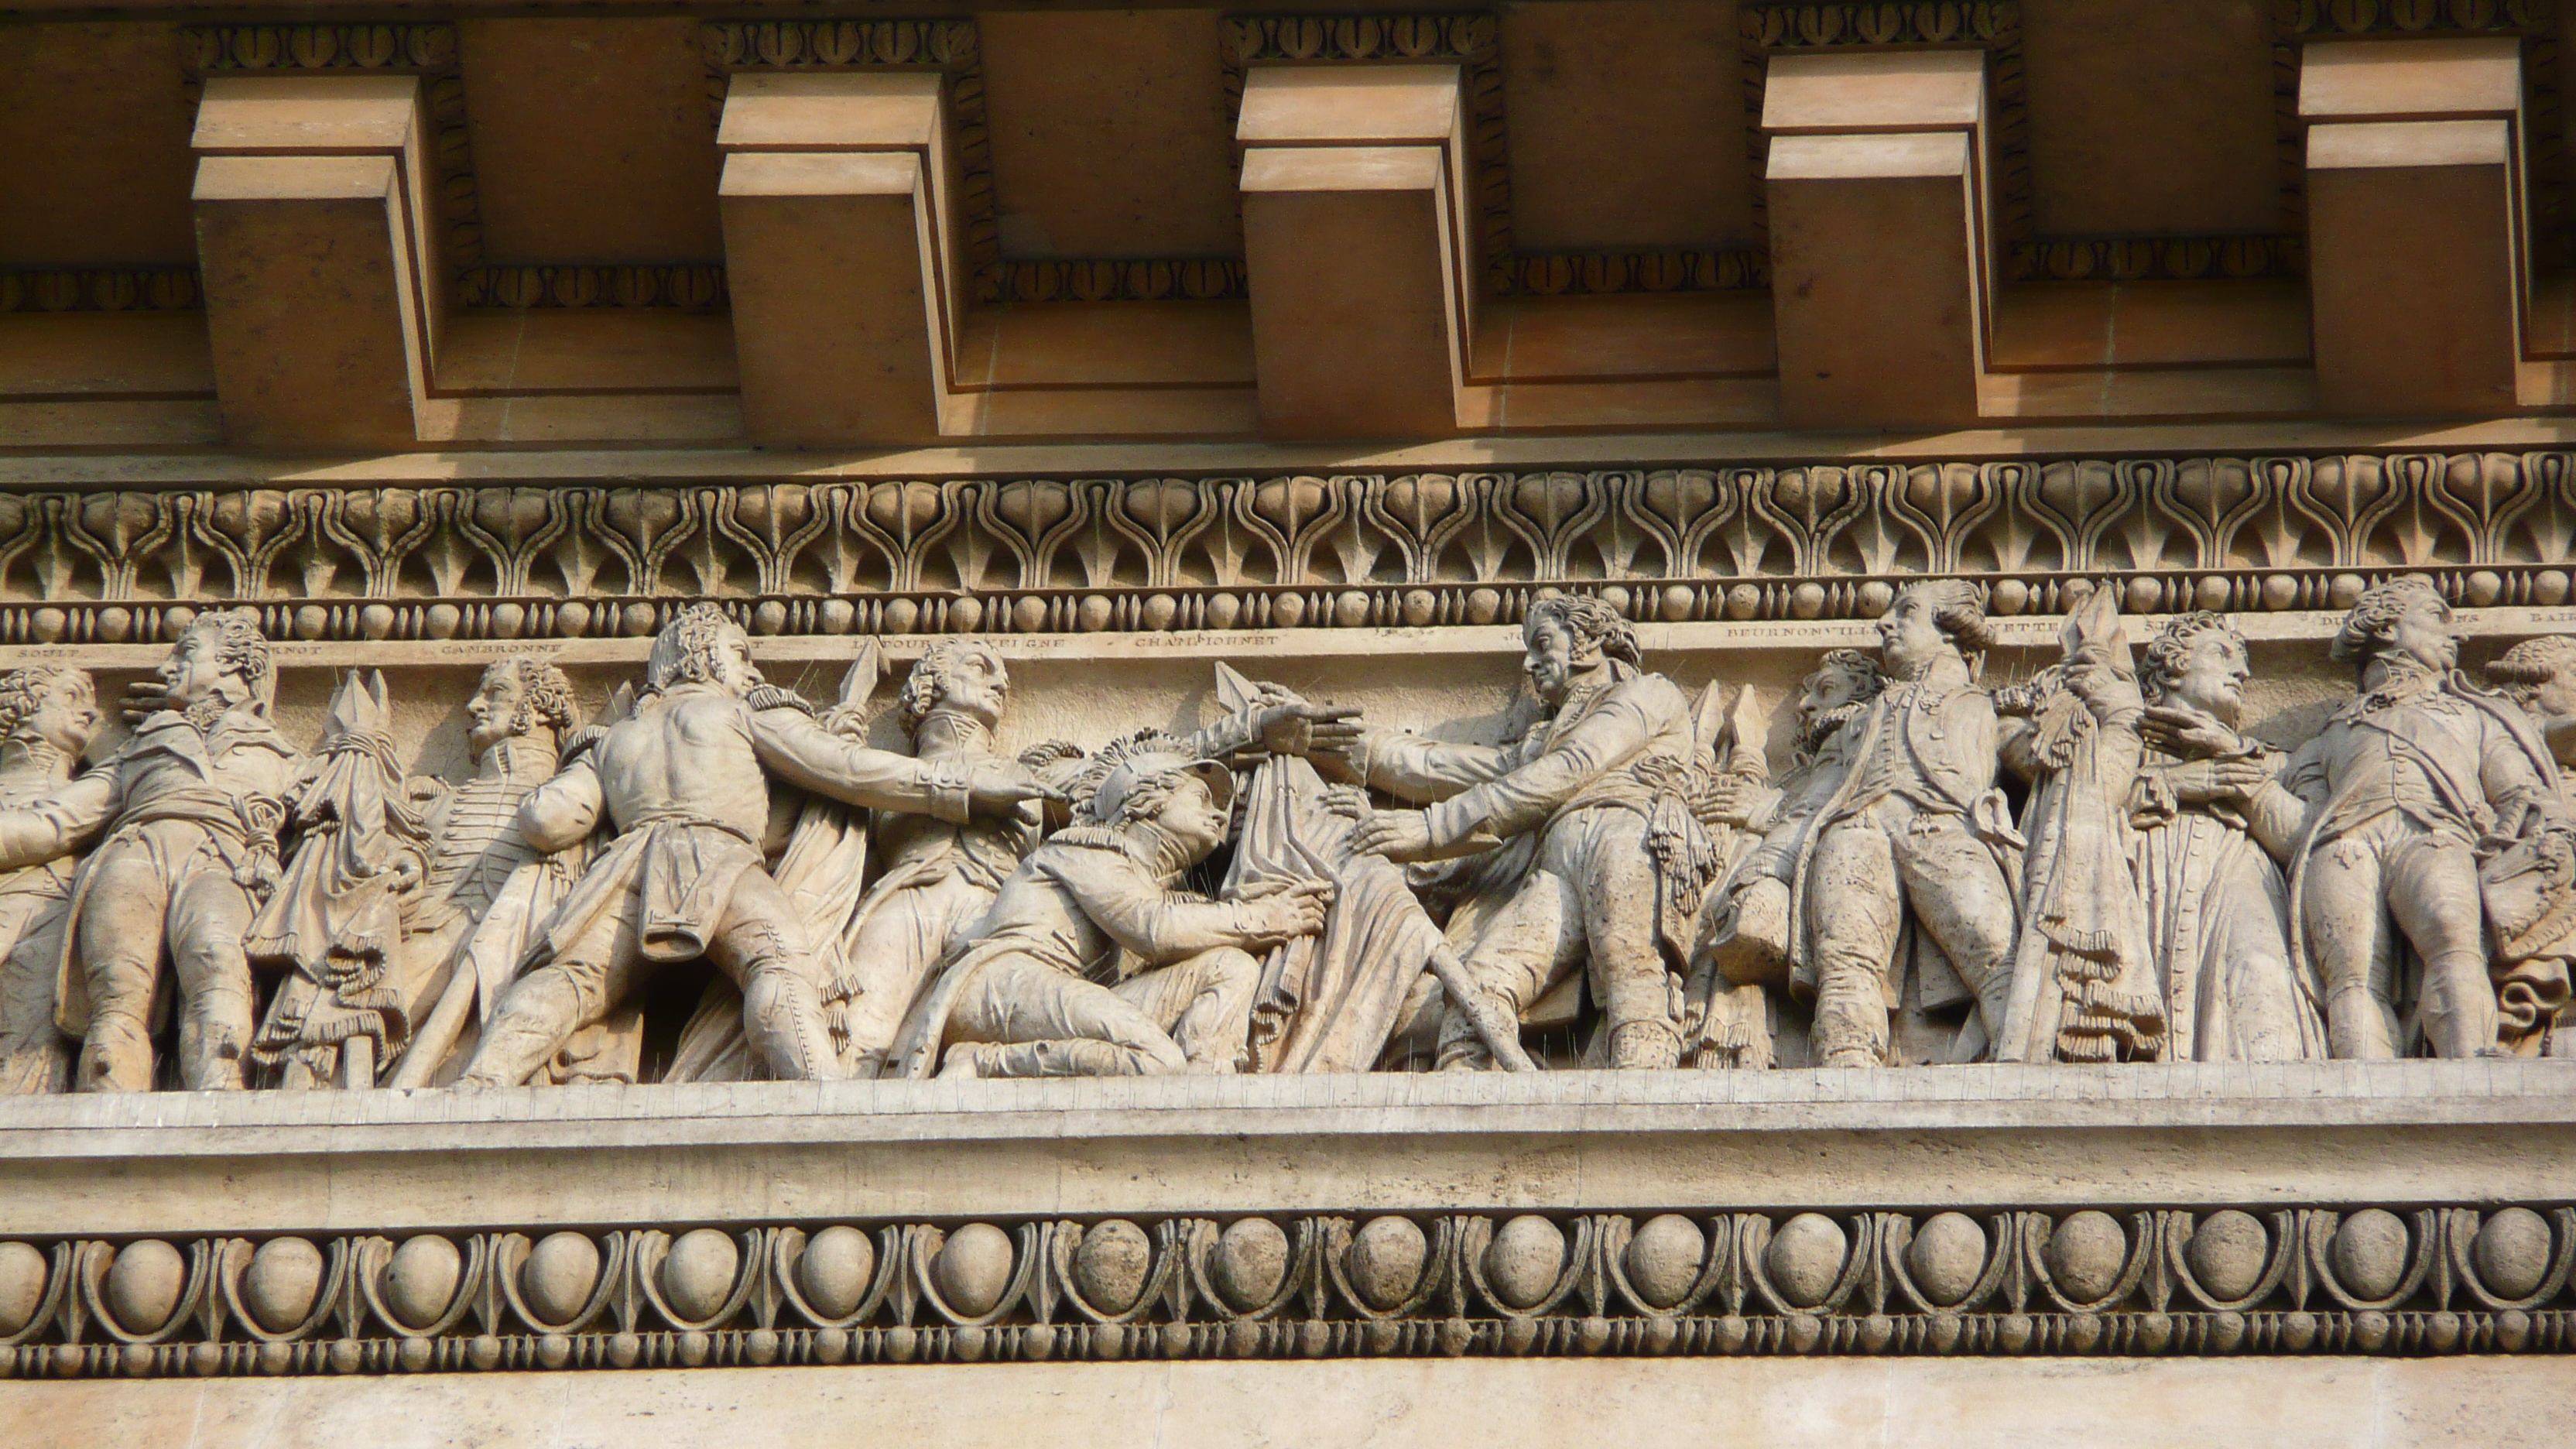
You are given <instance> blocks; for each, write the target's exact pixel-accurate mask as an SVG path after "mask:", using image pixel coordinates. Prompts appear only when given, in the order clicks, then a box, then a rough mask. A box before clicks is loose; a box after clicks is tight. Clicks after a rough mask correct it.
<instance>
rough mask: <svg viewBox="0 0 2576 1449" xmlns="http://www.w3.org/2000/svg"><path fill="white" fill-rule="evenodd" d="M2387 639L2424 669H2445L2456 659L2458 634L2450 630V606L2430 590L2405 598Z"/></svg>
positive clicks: (2447, 669)
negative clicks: (2404, 605) (2394, 626)
mask: <svg viewBox="0 0 2576 1449" xmlns="http://www.w3.org/2000/svg"><path fill="white" fill-rule="evenodd" d="M2388 642H2389V644H2390V646H2391V647H2392V648H2394V649H2395V650H2396V651H2397V652H2398V653H2401V654H2405V655H2407V656H2409V657H2411V658H2412V659H2414V660H2415V661H2416V662H2417V663H2419V664H2421V665H2423V666H2424V667H2425V668H2427V669H2433V670H2440V671H2443V672H2448V671H2449V670H2450V669H2451V668H2452V667H2453V666H2455V665H2457V664H2458V663H2459V662H2460V636H2459V635H2457V634H2455V633H2453V632H2452V631H2451V606H2450V605H2449V604H2447V603H2444V602H2443V601H2442V598H2441V596H2440V595H2438V594H2436V593H2434V592H2433V591H2432V590H2430V589H2426V590H2424V591H2422V592H2420V593H2418V594H2416V596H2415V597H2413V598H2411V599H2409V600H2407V601H2406V608H2405V611H2404V612H2403V613H2400V614H2399V615H2398V616H2397V627H2396V628H2395V630H2394V631H2392V632H2391V633H2390V635H2389V640H2388Z"/></svg>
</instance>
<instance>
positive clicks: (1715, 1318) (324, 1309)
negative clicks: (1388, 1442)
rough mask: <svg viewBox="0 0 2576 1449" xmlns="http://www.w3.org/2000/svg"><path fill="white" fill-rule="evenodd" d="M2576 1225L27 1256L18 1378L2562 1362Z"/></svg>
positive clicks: (1924, 1214) (21, 1258)
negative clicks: (1815, 1360) (1757, 1362)
mask: <svg viewBox="0 0 2576 1449" xmlns="http://www.w3.org/2000/svg"><path fill="white" fill-rule="evenodd" d="M2571 1256H2576V1212H2571V1211H2570V1210H2569V1209H2568V1208H2566V1207H2564V1206H2557V1205H2550V1204H2538V1205H2532V1206H2523V1205H2509V1206H2501V1207H2499V1206H2493V1205H2485V1206H2479V1207H2467V1206H2452V1205H2434V1206H2429V1207H2427V1206H2414V1205H2403V1206H2392V1207H2380V1206H2373V1205H2364V1204H2348V1205H2336V1206H2327V1207H2317V1206H2299V1207H2290V1208H2281V1209H2273V1210H2267V1211H2264V1212H2261V1213H2259V1214H2258V1213H2251V1212H2245V1211H2242V1210H2238V1209H2232V1208H2230V1209H2221V1210H2218V1211H2207V1212H2191V1211H2180V1210H2173V1209H2161V1208H2154V1207H2137V1208H2129V1207H2112V1208H2109V1209H2105V1208H2087V1209H2082V1210H2078V1211H2071V1212H2070V1211H2064V1210H2060V1211H2056V1212H2048V1211H2030V1210H2013V1209H2003V1210H1993V1211H1983V1212H1978V1213H1976V1214H1974V1215H1971V1214H1970V1213H1966V1212H1959V1211H1946V1212H1931V1211H1921V1212H1861V1213H1848V1214H1830V1215H1829V1214H1825V1213H1816V1212H1706V1213H1680V1212H1667V1213H1652V1214H1649V1213H1640V1214H1636V1215H1628V1214H1617V1213H1608V1214H1589V1215H1582V1216H1574V1217H1563V1218H1560V1217H1550V1216H1540V1215H1537V1214H1525V1215H1522V1216H1518V1217H1510V1218H1499V1219H1498V1218H1495V1217H1487V1216H1479V1215H1470V1214H1457V1213H1443V1212H1424V1213H1419V1214H1387V1215H1383V1216H1378V1217H1372V1218H1367V1219H1353V1218H1348V1217H1338V1216H1328V1215H1301V1214H1272V1215H1267V1216H1265V1215H1258V1214H1255V1215H1249V1216H1245V1217H1240V1218H1237V1219H1235V1220H1234V1221H1232V1222H1230V1223H1222V1224H1221V1223H1218V1222H1216V1221H1212V1220H1208V1219H1203V1218H1186V1217H1181V1218H1142V1219H1128V1218H1111V1219H1108V1220H1106V1221H1101V1222H1093V1223H1082V1222H1073V1221H1048V1220H1032V1221H1025V1222H1017V1223H1007V1224H1006V1223H997V1222H970V1223H966V1224H963V1225H934V1224H930V1223H924V1222H912V1221H897V1222H883V1223H869V1224H860V1223H829V1224H799V1225H787V1224H781V1225H760V1226H751V1227H744V1228H740V1229H737V1230H733V1231H726V1230H722V1229H717V1228H708V1227H701V1228H694V1229H689V1230H686V1231H681V1232H676V1233H675V1232H672V1231H667V1230H664V1229H659V1228H645V1229H626V1228H621V1229H614V1230H608V1231H571V1230H565V1231H555V1232H551V1233H545V1234H543V1235H542V1236H532V1235H530V1234H528V1233H522V1232H516V1231H510V1230H507V1229H501V1230H492V1231H481V1232H471V1233H459V1234H439V1233H421V1234H416V1235H413V1236H409V1237H404V1238H401V1239H398V1240H397V1239H394V1238H389V1237H384V1236H373V1235H352V1236H347V1237H337V1238H330V1239H326V1240H321V1241H316V1240H314V1239H311V1238H303V1237H292V1236H285V1237H271V1238H267V1239H265V1240H264V1241H258V1242H254V1241H251V1240H249V1239H246V1238H223V1237H215V1238H204V1239H198V1240H194V1241H190V1242H173V1241H170V1240H167V1239H159V1238H146V1239H142V1240H139V1241H131V1242H108V1241H100V1240H92V1239H81V1238H66V1239H62V1240H58V1241H53V1242H49V1243H41V1244H40V1243H31V1242H0V1372H14V1373H15V1374H16V1375H18V1376H21V1377H37V1376H54V1377H79V1376H103V1375H110V1374H121V1375H128V1376H135V1377H150V1376H158V1375H172V1376H177V1375H197V1376H207V1375H229V1374H252V1373H258V1374H271V1375H274V1374H318V1373H324V1372H329V1373H393V1372H415V1373H416V1372H452V1371H467V1370H484V1371H490V1370H500V1369H559V1370H560V1369H607V1368H636V1367H655V1368H662V1367H692V1368H694V1367H699V1366H724V1365H792V1364H840V1363H893V1364H907V1363H986V1362H989V1363H1011V1362H1032V1361H1043V1360H1048V1359H1055V1360H1075V1361H1078V1360H1084V1359H1092V1360H1115V1359H1172V1360H1186V1359H1239V1358H1288V1357H1299V1358H1324V1357H1422V1358H1431V1357H1457V1356H1462V1355H1477V1356H1493V1357H1526V1356H1536V1355H1571V1354H1584V1355H1591V1356H1606V1357H1629V1356H1671V1355H1684V1356H1712V1357H1714V1356H1740V1355H1779V1356H1789V1355H1801V1356H1843V1355H1851V1356H1862V1355H1867V1356H1879V1355H1898V1354H1945V1355H1972V1356H1986V1357H2006V1356H2014V1355H2024V1354H2032V1355H2044V1356H2058V1355H2085V1354H2108V1355H2124V1356H2135V1357H2153V1356H2175V1357H2216V1356H2224V1355H2229V1354H2336V1355H2391V1354H2403V1355H2418V1354H2459V1353H2478V1354H2491V1353H2552V1354H2555V1353H2565V1352H2568V1351H2569V1350H2570V1349H2571V1347H2576V1312H2571V1309H2570V1306H2569V1303H2568V1300H2567V1298H2566V1290H2567V1281H2568V1276H2569V1267H2570V1262H2571Z"/></svg>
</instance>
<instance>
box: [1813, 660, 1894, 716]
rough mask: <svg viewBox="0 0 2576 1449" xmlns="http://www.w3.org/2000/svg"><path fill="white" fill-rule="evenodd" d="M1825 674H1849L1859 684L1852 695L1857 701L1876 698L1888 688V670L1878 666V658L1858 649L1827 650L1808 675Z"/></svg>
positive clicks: (1814, 676)
mask: <svg viewBox="0 0 2576 1449" xmlns="http://www.w3.org/2000/svg"><path fill="white" fill-rule="evenodd" d="M1824 674H1842V675H1847V676H1849V677H1850V678H1851V679H1852V681H1853V682H1854V683H1856V684H1858V685H1859V686H1860V688H1859V691H1858V692H1857V693H1855V694H1854V695H1853V696H1852V698H1853V701H1854V702H1855V703H1858V702H1860V701H1863V700H1870V699H1876V698H1877V697H1878V696H1879V693H1880V691H1882V690H1884V689H1886V688H1887V671H1885V670H1883V669H1881V668H1879V667H1878V661H1877V660H1876V659H1873V658H1871V657H1870V656H1869V655H1867V654H1864V653H1862V652H1861V651H1859V650H1857V649H1828V650H1826V651H1825V657H1824V658H1822V659H1819V660H1817V661H1816V667H1815V668H1814V669H1813V670H1811V671H1809V672H1808V675H1807V677H1808V678H1809V679H1814V678H1816V677H1817V676H1819V675H1824Z"/></svg>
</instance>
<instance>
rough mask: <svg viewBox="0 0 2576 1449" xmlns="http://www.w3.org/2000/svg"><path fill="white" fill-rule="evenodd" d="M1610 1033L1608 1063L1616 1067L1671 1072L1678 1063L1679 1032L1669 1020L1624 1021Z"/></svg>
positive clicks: (1612, 1028) (1679, 1054)
mask: <svg viewBox="0 0 2576 1449" xmlns="http://www.w3.org/2000/svg"><path fill="white" fill-rule="evenodd" d="M1609 1032H1610V1065H1611V1067H1612V1068H1613V1069H1615V1070H1618V1071H1623V1072H1635V1071H1647V1072H1654V1071H1670V1070H1672V1069H1673V1068H1675V1067H1677V1066H1680V1065H1681V1060H1682V1037H1681V1033H1680V1032H1677V1031H1675V1030H1673V1027H1672V1023H1670V1022H1663V1021H1623V1022H1619V1023H1617V1024H1616V1025H1614V1026H1612V1027H1610V1028H1609Z"/></svg>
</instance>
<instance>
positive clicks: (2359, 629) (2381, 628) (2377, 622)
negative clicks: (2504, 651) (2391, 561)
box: [2334, 575, 2460, 673]
mask: <svg viewBox="0 0 2576 1449" xmlns="http://www.w3.org/2000/svg"><path fill="white" fill-rule="evenodd" d="M2334 656H2335V657H2336V658H2337V659H2345V660H2349V661H2351V662H2353V663H2354V664H2356V665H2366V664H2368V663H2369V662H2370V661H2372V660H2373V659H2382V658H2406V659H2411V660H2413V661H2415V662H2416V663H2418V664H2421V665H2423V666H2424V667H2425V668H2427V669H2430V670H2433V671H2434V672H2436V673H2448V672H2450V671H2451V670H2452V669H2453V668H2455V667H2457V666H2458V664H2459V662H2460V638H2459V635H2458V633H2457V632H2456V631H2455V630H2454V629H2453V628H2452V627H2451V606H2450V605H2449V604H2448V603H2445V602H2444V601H2443V599H2442V596H2441V595H2440V594H2439V593H2437V592H2435V591H2434V589H2433V586H2432V585H2431V584H2430V583H2427V582H2426V581H2425V580H2423V579H2421V578H2417V577H2413V576H2411V575H2410V576H2406V577H2401V578H2396V579H2392V580H2390V581H2389V582H2387V583H2384V584H2381V585H2380V586H2379V587H2377V588H2375V589H2371V590H2369V591H2367V592H2365V593H2364V594H2363V595H2362V596H2361V599H2360V601H2359V602H2358V603H2355V604H2354V605H2353V606H2352V612H2351V613H2349V614H2347V615H2345V616H2344V621H2343V627H2342V629H2340V630H2338V631H2337V632H2336V634H2335V642H2334Z"/></svg>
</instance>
